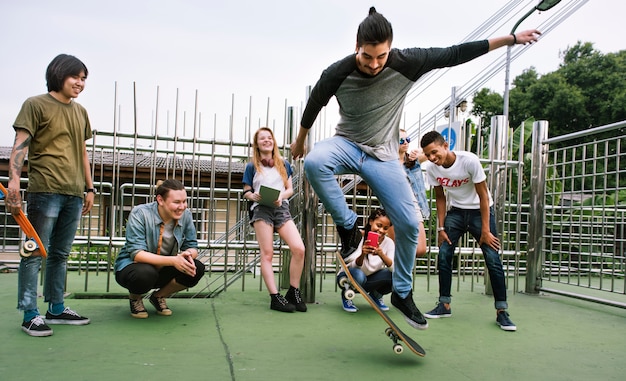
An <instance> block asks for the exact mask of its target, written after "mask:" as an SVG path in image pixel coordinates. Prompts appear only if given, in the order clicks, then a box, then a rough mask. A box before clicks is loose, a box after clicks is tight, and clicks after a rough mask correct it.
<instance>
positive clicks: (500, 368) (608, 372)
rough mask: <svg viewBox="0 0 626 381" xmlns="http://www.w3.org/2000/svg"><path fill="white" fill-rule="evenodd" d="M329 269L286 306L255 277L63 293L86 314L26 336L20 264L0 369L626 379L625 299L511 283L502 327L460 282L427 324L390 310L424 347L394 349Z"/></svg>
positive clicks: (99, 374)
mask: <svg viewBox="0 0 626 381" xmlns="http://www.w3.org/2000/svg"><path fill="white" fill-rule="evenodd" d="M90 276H91V277H93V276H94V275H90ZM332 278H333V277H327V280H326V281H324V282H325V283H324V287H323V289H324V290H326V291H324V292H319V291H318V293H317V295H316V299H317V303H316V304H310V305H309V312H306V313H293V314H285V313H279V312H274V311H270V310H269V308H268V306H269V298H268V296H267V294H266V293H265V292H264V291H261V292H260V291H258V287H254V286H252V287H251V286H248V289H252V288H254V290H252V291H246V292H241V291H240V288H237V287H233V288H231V289H230V290H229V291H228V292H226V293H222V294H221V295H220V296H219V297H217V298H214V299H183V298H176V299H173V300H171V301H170V302H169V306H170V308H171V309H172V310H173V311H174V314H173V315H172V316H170V317H161V316H157V315H156V314H154V313H151V315H150V317H149V318H148V319H145V320H137V319H133V318H131V317H130V315H129V314H128V303H127V301H126V300H123V299H84V298H72V295H70V297H69V298H68V299H67V300H66V304H67V305H69V306H70V307H72V308H73V309H75V310H77V311H78V312H80V313H81V314H84V315H86V316H89V317H90V318H91V319H92V323H91V324H90V325H87V326H83V327H72V326H54V327H53V328H54V330H55V331H54V335H53V336H51V337H48V338H33V337H29V336H27V335H26V334H24V333H23V332H22V331H21V329H20V322H21V313H18V312H17V310H16V309H15V305H16V292H17V291H16V284H17V275H16V274H15V273H8V274H0V308H2V311H4V317H3V318H2V319H1V320H0V338H1V342H2V344H1V346H0V379H2V380H7V381H9V380H28V381H34V380H46V381H54V380H68V379H71V380H120V381H125V380H167V381H178V380H181V381H182V380H241V381H244V380H342V379H348V380H350V379H354V380H381V379H384V380H416V379H420V380H505V379H506V380H623V378H624V374H626V361H624V355H625V354H626V335H625V334H626V310H623V309H619V308H615V307H608V306H603V305H597V304H591V303H588V302H583V301H579V300H574V299H566V298H563V297H560V296H553V295H544V296H530V295H525V294H515V295H510V297H509V303H510V307H511V308H510V313H511V318H512V319H513V321H514V322H515V323H516V324H517V325H518V331H517V332H504V331H502V330H500V329H499V328H498V327H497V326H496V324H495V312H494V310H493V309H492V306H493V300H492V299H491V297H487V296H485V295H483V294H481V293H480V292H477V291H473V292H472V291H471V290H470V285H469V284H466V283H463V282H462V283H461V290H460V291H459V292H457V293H456V294H455V295H454V300H453V307H452V308H453V317H452V318H449V319H439V320H430V328H429V329H428V330H426V331H416V330H413V329H412V328H410V327H409V326H408V325H407V324H406V323H405V322H404V321H403V320H402V318H401V317H400V316H399V314H398V313H397V312H396V311H394V310H393V308H392V310H391V311H390V315H391V316H392V318H394V320H396V321H397V322H398V324H399V325H400V326H401V327H402V328H403V329H405V328H406V331H407V332H408V333H409V334H410V335H411V336H412V337H413V338H414V339H415V340H416V341H418V342H419V343H420V344H421V345H422V346H423V347H424V348H425V349H426V351H427V356H426V357H425V358H420V357H417V356H415V355H413V354H412V353H410V352H409V351H408V350H407V351H405V353H404V354H402V355H396V354H394V353H393V352H392V350H391V348H392V343H391V341H390V340H389V339H387V338H386V337H385V336H384V334H383V331H384V328H385V326H384V324H383V322H382V320H381V319H380V318H379V317H378V315H376V314H375V313H374V311H373V310H371V309H370V307H369V306H368V305H367V304H366V303H365V301H364V300H362V299H360V297H359V296H357V298H356V299H355V300H356V303H357V305H358V306H359V307H360V308H361V310H360V311H359V312H358V313H356V314H348V313H346V312H344V311H343V310H342V309H341V307H340V302H339V294H338V292H335V291H334V287H333V285H332V281H333V279H332ZM93 281H94V280H93V278H91V279H90V284H92V282H93ZM101 281H102V283H103V284H104V282H105V281H106V279H105V277H102V278H101ZM251 282H258V280H251ZM326 282H327V283H326ZM83 284H84V278H83V275H79V274H77V273H75V272H72V273H70V275H69V279H68V290H69V291H70V292H72V291H80V290H81V289H82V287H83V286H82V285H83ZM252 284H254V285H256V284H257V283H252ZM102 287H103V289H104V286H102ZM91 288H93V287H91ZM425 289H426V282H425V280H423V279H418V280H417V286H416V302H417V304H418V306H419V307H420V308H421V309H423V310H426V309H430V308H431V307H433V306H434V303H435V301H436V298H437V297H436V292H435V290H432V289H431V291H430V292H420V291H419V290H425ZM112 290H114V291H115V290H120V289H119V287H118V286H117V285H112ZM39 305H40V308H41V309H44V308H45V306H44V304H43V301H41V302H40V304H39ZM147 307H148V310H149V312H152V311H153V310H152V308H151V306H149V305H147Z"/></svg>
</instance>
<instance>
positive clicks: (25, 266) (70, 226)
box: [17, 193, 83, 311]
mask: <svg viewBox="0 0 626 381" xmlns="http://www.w3.org/2000/svg"><path fill="white" fill-rule="evenodd" d="M27 197H28V198H27V200H28V206H27V211H28V219H29V220H30V222H31V224H32V225H33V227H34V228H35V231H37V234H39V238H41V242H42V243H43V244H44V245H45V247H46V249H47V253H48V257H47V258H46V269H45V275H44V286H43V295H44V301H45V302H48V303H51V304H59V303H63V291H64V289H65V275H66V272H67V258H68V256H69V253H70V250H71V249H72V242H74V236H75V235H76V228H77V227H78V222H79V220H80V216H81V213H82V208H83V199H82V198H81V197H76V196H66V195H61V194H56V193H29V194H28V196H27ZM41 260H42V258H41V257H40V256H37V257H34V256H30V257H28V258H22V259H21V261H20V267H19V271H18V286H17V308H18V309H19V310H22V311H29V310H37V275H38V273H39V269H40V268H41Z"/></svg>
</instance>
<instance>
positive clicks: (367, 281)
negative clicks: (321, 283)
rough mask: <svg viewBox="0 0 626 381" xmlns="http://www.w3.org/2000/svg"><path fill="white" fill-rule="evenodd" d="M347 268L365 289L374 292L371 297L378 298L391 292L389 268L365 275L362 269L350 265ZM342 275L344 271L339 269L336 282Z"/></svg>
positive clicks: (343, 275)
mask: <svg viewBox="0 0 626 381" xmlns="http://www.w3.org/2000/svg"><path fill="white" fill-rule="evenodd" d="M349 270H350V275H352V277H353V278H354V280H355V281H356V282H357V283H359V284H360V285H361V287H363V289H364V290H365V291H367V292H369V293H372V294H374V295H372V297H375V298H380V297H381V296H383V295H387V294H388V293H390V292H391V274H393V273H392V272H391V271H390V270H389V269H381V270H379V271H376V272H375V273H374V274H370V275H365V273H364V272H363V270H361V269H359V268H356V267H351V268H349ZM343 277H345V273H344V272H343V271H341V272H340V273H339V274H338V275H337V282H339V279H341V278H343Z"/></svg>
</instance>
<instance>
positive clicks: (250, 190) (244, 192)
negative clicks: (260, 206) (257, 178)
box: [241, 189, 252, 198]
mask: <svg viewBox="0 0 626 381" xmlns="http://www.w3.org/2000/svg"><path fill="white" fill-rule="evenodd" d="M248 192H252V189H246V190H245V191H243V193H242V194H241V196H242V197H244V198H245V197H246V193H248Z"/></svg>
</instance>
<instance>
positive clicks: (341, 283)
mask: <svg viewBox="0 0 626 381" xmlns="http://www.w3.org/2000/svg"><path fill="white" fill-rule="evenodd" d="M346 284H348V278H346V277H343V278H340V279H339V286H341V287H345V286H346Z"/></svg>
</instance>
